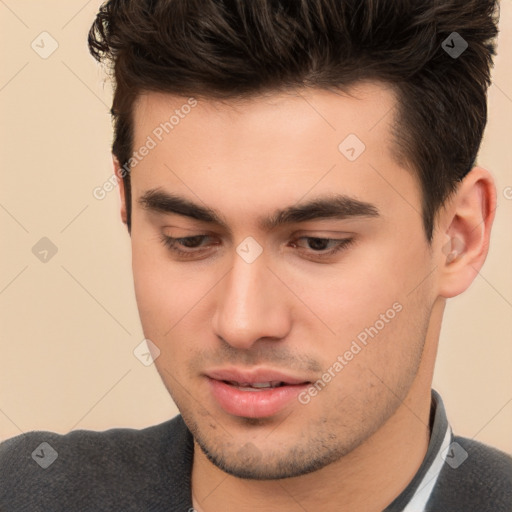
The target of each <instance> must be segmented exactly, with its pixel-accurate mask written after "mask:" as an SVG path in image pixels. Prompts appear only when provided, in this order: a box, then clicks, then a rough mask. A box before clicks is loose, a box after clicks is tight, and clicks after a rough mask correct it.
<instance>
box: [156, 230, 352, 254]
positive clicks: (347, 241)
mask: <svg viewBox="0 0 512 512" xmlns="http://www.w3.org/2000/svg"><path fill="white" fill-rule="evenodd" d="M208 236H209V235H195V236H188V237H181V238H172V237H170V236H167V235H163V234H162V235H161V236H160V240H161V241H162V243H163V245H164V246H165V247H167V249H169V250H171V251H172V252H173V253H174V254H176V255H177V256H179V257H180V258H184V259H187V258H189V259H190V258H194V257H196V256H197V254H198V253H201V252H203V251H201V250H196V249H195V248H192V250H191V251H183V250H182V249H179V248H178V247H177V243H179V242H180V241H181V242H183V241H184V240H190V239H194V238H202V239H204V238H208ZM303 239H306V240H321V241H327V242H338V243H337V245H336V246H335V247H334V249H331V250H330V251H328V252H324V253H318V252H313V253H312V254H313V256H314V257H316V258H320V259H322V258H328V257H332V256H334V255H335V254H336V253H338V252H340V251H342V250H344V249H346V248H347V247H348V246H350V245H351V244H352V243H353V242H354V238H342V239H337V238H321V237H315V236H302V237H299V238H296V239H295V240H293V243H295V242H296V241H298V240H303Z"/></svg>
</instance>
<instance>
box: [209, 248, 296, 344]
mask: <svg viewBox="0 0 512 512" xmlns="http://www.w3.org/2000/svg"><path fill="white" fill-rule="evenodd" d="M217 292H218V298H217V303H216V309H215V313H214V316H213V320H212V322H213V329H214V332H215V334H216V335H217V336H219V337H221V338H222V339H224V341H225V342H227V343H228V344H229V345H231V346H232V347H235V348H239V349H250V348H251V347H252V346H253V344H254V343H255V342H257V341H258V340H260V339H262V338H265V339H267V338H272V339H274V340H279V339H282V338H284V337H285V336H286V335H287V334H288V332H289V330H290V327H291V318H290V316H291V315H290V310H289V309H288V308H287V299H288V300H289V297H286V288H285V287H284V286H283V285H282V283H281V282H280V281H279V279H277V278H276V276H275V275H274V274H273V273H272V271H271V270H270V269H269V268H268V267H267V263H266V260H265V258H264V257H262V256H260V257H259V258H257V259H256V260H255V261H253V262H252V263H247V262H246V261H244V260H243V259H242V258H241V257H239V256H238V255H235V257H234V262H233V267H232V269H231V271H230V272H228V274H227V275H226V277H225V278H224V279H223V280H222V281H221V283H219V286H218V287H217Z"/></svg>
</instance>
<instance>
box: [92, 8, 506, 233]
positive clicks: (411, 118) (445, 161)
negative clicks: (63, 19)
mask: <svg viewBox="0 0 512 512" xmlns="http://www.w3.org/2000/svg"><path fill="white" fill-rule="evenodd" d="M498 10H499V6H498V3H497V0H414V1H413V0H393V1H388V2H385V1H382V0H201V1H199V0H109V1H107V2H105V3H104V4H103V5H102V7H101V8H100V11H99V13H98V15H97V17H96V20H95V21H94V23H93V25H92V27H91V30H90V32H89V49H90V51H91V53H92V55H93V56H94V57H95V58H96V59H97V60H99V61H103V60H106V61H107V62H108V63H109V64H110V65H111V71H112V73H113V77H114V88H115V90H114V100H113V105H112V111H111V113H112V116H113V119H114V141H113V146H112V151H113V153H114V155H115V156H116V157H117V158H118V159H119V161H120V163H121V165H123V166H126V165H127V162H128V161H129V159H130V156H131V153H132V151H133V148H132V141H133V120H132V110H133V103H134V101H135V100H136V98H137V97H138V95H139V94H140V93H141V92H143V91H158V92H166V93H171V94H177V95H181V96H194V97H196V98H206V99H208V98H212V99H220V100H229V99H238V98H250V97H252V96H256V95H258V94H260V93H265V92H272V91H274V90H275V91H279V90H284V89H292V88H297V87H317V88H323V89H326V90H329V89H336V88H338V89H343V88H347V87H349V86H350V85H354V84H355V83H357V82H358V81H361V80H376V81H384V82H386V83H389V84H391V85H393V87H394V88H395V89H396V91H397V92H398V100H399V101H398V112H397V113H396V115H395V127H394V135H395V140H396V143H397V144H396V148H397V151H396V152H397V155H398V156H399V158H400V159H403V160H404V161H405V162H408V163H409V164H410V165H411V166H412V168H413V169H414V170H415V172H417V174H418V177H419V180H420V182H421V186H422V210H423V211H422V214H423V224H424V228H425V233H426V236H427V239H428V240H429V241H431V239H432V234H433V227H434V221H435V214H436V212H437V210H438V209H439V207H440V206H441V205H442V204H443V203H444V201H445V200H446V199H447V198H448V197H449V195H450V194H451V193H453V191H454V190H455V189H456V187H457V184H458V182H459V181H460V180H461V179H462V178H463V177H464V176H465V175H466V174H467V173H468V172H469V171H470V169H471V168H472V167H473V165H474V163H475V160H476V156H477V153H478V149H479V147H480V143H481V140H482V136H483V131H484V128H485V125H486V122H487V88H488V86H489V85H490V81H491V80H490V68H491V66H492V56H493V55H495V46H494V38H495V36H496V34H497V32H498V30H497V18H498ZM454 32H456V33H457V34H458V36H455V37H459V36H460V38H462V39H459V41H462V44H463V45H464V44H465V43H467V45H468V47H467V49H466V50H465V51H464V52H463V53H462V54H461V55H460V56H458V57H454V55H453V54H452V55H450V53H449V51H446V50H447V48H446V46H445V44H446V43H445V44H443V42H444V41H448V43H447V44H448V46H449V47H451V46H454V45H455V43H454V41H453V39H450V37H453V36H454V34H453V33H454ZM464 41H465V43H464ZM123 180H124V183H125V188H126V190H127V210H128V230H130V212H131V205H130V203H131V197H130V196H131V194H130V175H129V173H126V174H125V175H124V177H123Z"/></svg>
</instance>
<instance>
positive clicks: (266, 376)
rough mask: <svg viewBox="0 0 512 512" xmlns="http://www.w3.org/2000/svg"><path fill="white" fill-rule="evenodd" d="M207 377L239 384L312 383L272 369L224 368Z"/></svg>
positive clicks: (213, 371)
mask: <svg viewBox="0 0 512 512" xmlns="http://www.w3.org/2000/svg"><path fill="white" fill-rule="evenodd" d="M206 376H207V377H210V378H211V379H215V380H225V381H231V382H238V383H249V384H253V383H255V382H274V381H279V382H283V383H284V384H292V385H293V384H306V383H310V382H311V381H309V380H307V379H302V378H300V377H293V376H291V375H287V374H285V373H283V372H280V371H278V370H272V369H270V368H257V369H253V370H242V369H239V368H223V369H218V370H210V371H208V372H206Z"/></svg>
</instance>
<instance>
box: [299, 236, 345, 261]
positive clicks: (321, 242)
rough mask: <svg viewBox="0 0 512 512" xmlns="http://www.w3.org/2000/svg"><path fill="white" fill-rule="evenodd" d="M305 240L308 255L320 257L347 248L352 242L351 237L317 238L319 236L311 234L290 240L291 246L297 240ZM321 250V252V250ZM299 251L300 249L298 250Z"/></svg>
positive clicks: (328, 255) (329, 255)
mask: <svg viewBox="0 0 512 512" xmlns="http://www.w3.org/2000/svg"><path fill="white" fill-rule="evenodd" d="M300 240H307V244H306V245H307V247H308V248H309V249H311V250H310V251H306V252H308V255H311V256H313V257H314V258H320V259H321V258H322V257H332V256H333V255H334V254H336V253H338V252H340V251H342V250H343V249H345V248H347V247H348V246H349V245H350V244H352V243H353V242H354V239H353V238H340V239H338V238H319V237H311V236H303V237H300V238H297V239H296V240H294V241H293V242H292V246H293V247H296V246H297V244H296V242H297V241H300ZM330 244H331V245H334V247H332V248H331V249H329V250H326V249H327V248H328V247H329V245H330ZM322 251H323V252H322ZM299 252H300V251H299Z"/></svg>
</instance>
